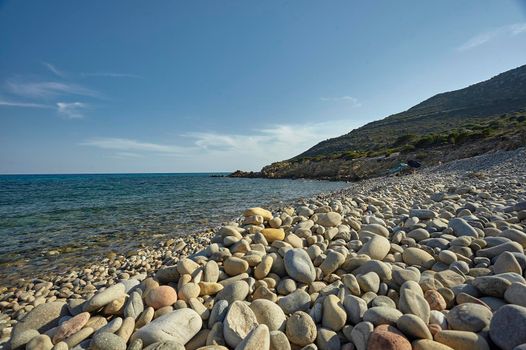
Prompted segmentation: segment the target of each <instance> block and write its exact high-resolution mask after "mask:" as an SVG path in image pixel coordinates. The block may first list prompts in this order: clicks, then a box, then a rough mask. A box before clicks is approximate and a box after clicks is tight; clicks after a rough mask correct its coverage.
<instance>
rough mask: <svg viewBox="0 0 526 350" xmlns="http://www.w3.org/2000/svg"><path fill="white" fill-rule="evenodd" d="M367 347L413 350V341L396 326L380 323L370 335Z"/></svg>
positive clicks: (379, 349) (374, 349)
mask: <svg viewBox="0 0 526 350" xmlns="http://www.w3.org/2000/svg"><path fill="white" fill-rule="evenodd" d="M367 349H370V350H384V349H385V350H411V349H412V348H411V343H410V342H409V340H407V338H406V337H405V336H404V335H403V334H402V333H401V332H400V331H399V330H398V329H396V328H395V327H393V326H389V325H386V324H383V325H379V326H378V327H376V328H375V329H374V331H373V333H372V334H371V335H370V337H369V342H368V345H367Z"/></svg>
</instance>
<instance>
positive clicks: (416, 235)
mask: <svg viewBox="0 0 526 350" xmlns="http://www.w3.org/2000/svg"><path fill="white" fill-rule="evenodd" d="M429 236H430V235H429V232H427V230H426V229H423V228H417V229H415V230H413V231H410V232H409V233H408V234H407V237H409V238H412V239H414V240H415V241H417V242H420V241H423V240H424V239H427V238H429Z"/></svg>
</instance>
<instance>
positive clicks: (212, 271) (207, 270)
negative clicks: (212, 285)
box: [202, 260, 219, 282]
mask: <svg viewBox="0 0 526 350" xmlns="http://www.w3.org/2000/svg"><path fill="white" fill-rule="evenodd" d="M218 280H219V265H217V262H215V261H214V260H210V261H208V262H207V263H206V265H205V267H204V275H203V279H202V282H217V281H218Z"/></svg>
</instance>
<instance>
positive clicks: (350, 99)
mask: <svg viewBox="0 0 526 350" xmlns="http://www.w3.org/2000/svg"><path fill="white" fill-rule="evenodd" d="M320 100H321V101H324V102H347V103H350V104H351V105H352V106H353V107H360V106H361V105H362V104H361V103H360V101H358V99H357V98H356V97H352V96H347V95H346V96H336V97H320Z"/></svg>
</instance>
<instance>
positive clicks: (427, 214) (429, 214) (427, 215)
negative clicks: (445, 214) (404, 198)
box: [409, 209, 437, 220]
mask: <svg viewBox="0 0 526 350" xmlns="http://www.w3.org/2000/svg"><path fill="white" fill-rule="evenodd" d="M409 216H410V217H413V216H414V217H416V218H418V219H420V220H429V219H434V218H435V217H436V216H437V215H436V213H435V212H434V211H432V210H431V209H411V210H409Z"/></svg>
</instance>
